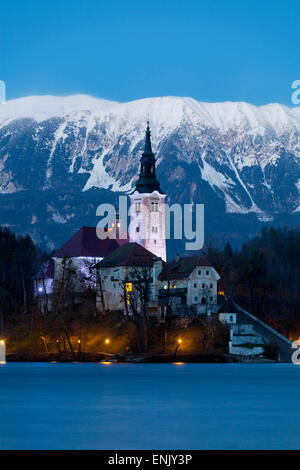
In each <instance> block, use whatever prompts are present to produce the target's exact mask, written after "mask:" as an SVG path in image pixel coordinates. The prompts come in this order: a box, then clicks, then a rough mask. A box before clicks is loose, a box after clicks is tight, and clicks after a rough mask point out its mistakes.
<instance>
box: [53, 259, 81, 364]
mask: <svg viewBox="0 0 300 470" xmlns="http://www.w3.org/2000/svg"><path fill="white" fill-rule="evenodd" d="M75 287H76V270H75V268H74V266H73V263H72V259H70V258H69V257H67V256H66V257H64V258H63V259H62V261H61V266H60V270H59V272H58V277H57V279H55V283H54V292H53V313H54V314H55V315H56V316H57V318H58V319H59V320H60V323H61V327H62V329H63V332H64V334H65V337H66V340H67V343H68V345H69V348H70V351H71V354H72V356H73V357H74V356H75V354H74V349H73V345H72V342H71V331H70V327H69V321H68V320H69V319H68V313H69V309H70V307H72V306H73V305H74V291H75Z"/></svg>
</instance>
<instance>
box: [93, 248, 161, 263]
mask: <svg viewBox="0 0 300 470" xmlns="http://www.w3.org/2000/svg"><path fill="white" fill-rule="evenodd" d="M154 259H158V257H157V256H155V255H154V254H153V253H151V252H150V251H148V250H146V248H144V247H143V246H142V245H139V244H138V243H126V244H125V245H123V246H120V247H119V248H117V249H116V250H115V251H113V252H112V253H111V254H110V255H108V256H106V257H105V258H104V259H103V260H102V261H100V263H98V266H99V267H100V268H108V267H113V266H150V265H152V262H153V260H154Z"/></svg>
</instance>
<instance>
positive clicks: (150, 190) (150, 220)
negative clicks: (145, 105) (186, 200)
mask: <svg viewBox="0 0 300 470" xmlns="http://www.w3.org/2000/svg"><path fill="white" fill-rule="evenodd" d="M129 197H130V226H129V240H130V241H131V242H137V243H139V244H140V245H142V246H143V247H144V248H146V249H147V250H149V251H151V252H152V253H153V254H154V255H156V256H158V257H160V258H162V260H163V261H166V259H167V253H166V227H165V197H166V194H165V193H164V192H163V191H162V190H161V189H160V184H159V181H158V180H157V178H156V172H155V157H154V153H153V152H152V147H151V132H150V128H149V122H148V125H147V130H146V139H145V150H144V153H143V155H142V157H141V165H140V175H139V179H138V181H137V182H136V187H135V190H134V192H133V193H132V194H131V195H130V196H129Z"/></svg>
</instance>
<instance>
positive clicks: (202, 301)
mask: <svg viewBox="0 0 300 470" xmlns="http://www.w3.org/2000/svg"><path fill="white" fill-rule="evenodd" d="M201 303H202V305H206V299H205V297H202V300H201Z"/></svg>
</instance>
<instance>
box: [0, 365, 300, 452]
mask: <svg viewBox="0 0 300 470" xmlns="http://www.w3.org/2000/svg"><path fill="white" fill-rule="evenodd" d="M0 449H300V366H295V365H292V364H181V365H180V364H136V365H134V364H110V365H109V364H47V363H46V364H42V363H27V364H26V363H25V364H23V363H22V364H21V363H11V364H6V365H2V366H0Z"/></svg>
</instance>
